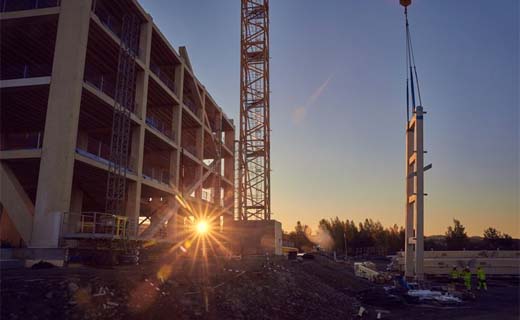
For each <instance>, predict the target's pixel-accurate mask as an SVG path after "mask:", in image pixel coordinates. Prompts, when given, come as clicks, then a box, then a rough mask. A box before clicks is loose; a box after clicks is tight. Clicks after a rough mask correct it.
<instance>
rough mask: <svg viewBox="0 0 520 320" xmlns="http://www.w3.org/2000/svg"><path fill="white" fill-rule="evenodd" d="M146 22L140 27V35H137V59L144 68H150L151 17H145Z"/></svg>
mask: <svg viewBox="0 0 520 320" xmlns="http://www.w3.org/2000/svg"><path fill="white" fill-rule="evenodd" d="M146 20H147V22H146V23H144V24H142V25H141V33H140V35H139V51H140V52H139V58H140V59H141V60H142V61H143V62H144V65H145V66H146V67H149V66H150V55H151V51H152V30H153V19H152V16H150V15H147V16H146Z"/></svg>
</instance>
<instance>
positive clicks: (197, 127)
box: [0, 0, 235, 248]
mask: <svg viewBox="0 0 520 320" xmlns="http://www.w3.org/2000/svg"><path fill="white" fill-rule="evenodd" d="M0 10H2V13H1V15H0V19H1V28H0V30H1V39H2V41H1V48H0V50H1V52H2V54H1V81H0V98H1V115H0V119H1V152H0V159H1V165H0V180H1V192H0V195H1V198H0V202H1V209H2V210H1V212H2V215H1V236H2V241H7V242H9V244H10V245H12V246H14V247H19V246H20V247H40V248H53V247H60V246H62V245H63V243H64V241H63V240H64V239H82V238H96V237H99V238H121V237H128V239H173V238H174V237H175V236H176V234H178V233H180V232H181V231H182V230H181V228H182V226H183V225H185V224H186V221H187V220H188V221H189V220H190V218H193V212H194V211H196V212H204V213H205V214H206V215H216V216H217V219H215V221H218V222H219V223H220V224H221V225H222V224H223V223H224V221H226V220H228V219H229V220H232V219H233V212H234V139H235V127H234V124H233V121H232V120H231V119H229V118H228V117H227V116H226V115H225V114H224V113H223V111H222V109H221V107H219V106H218V105H217V103H216V102H215V101H214V100H213V98H212V97H211V95H210V94H209V93H208V91H207V90H206V88H205V87H204V86H203V85H202V84H201V82H200V81H199V80H198V79H197V78H196V77H195V74H194V69H193V68H192V65H191V63H190V59H189V57H188V54H187V51H186V49H185V48H183V47H180V48H179V51H178V52H177V51H176V50H175V49H174V48H173V46H172V45H171V44H170V43H169V42H168V40H167V39H166V38H165V37H164V35H163V34H162V33H161V31H160V30H159V29H158V27H157V26H156V25H155V24H154V23H153V20H152V18H151V16H150V15H148V14H147V13H146V12H145V11H144V10H143V9H142V8H141V6H140V5H139V4H138V3H137V1H135V0H81V1H78V0H61V1H59V0H40V1H36V0H30V1H29V0H27V1H25V0H24V1H14V0H3V1H0ZM191 220H193V219H191Z"/></svg>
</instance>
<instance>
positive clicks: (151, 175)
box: [143, 167, 173, 185]
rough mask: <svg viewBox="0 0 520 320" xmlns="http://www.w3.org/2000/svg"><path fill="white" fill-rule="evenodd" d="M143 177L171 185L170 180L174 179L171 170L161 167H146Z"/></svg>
mask: <svg viewBox="0 0 520 320" xmlns="http://www.w3.org/2000/svg"><path fill="white" fill-rule="evenodd" d="M143 178H145V179H148V180H153V181H155V182H159V183H162V184H167V185H170V181H172V180H173V175H171V174H170V172H169V171H167V170H164V169H161V168H153V167H144V168H143Z"/></svg>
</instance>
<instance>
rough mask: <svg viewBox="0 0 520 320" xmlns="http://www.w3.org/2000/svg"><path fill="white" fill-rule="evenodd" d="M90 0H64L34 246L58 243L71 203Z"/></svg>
mask: <svg viewBox="0 0 520 320" xmlns="http://www.w3.org/2000/svg"><path fill="white" fill-rule="evenodd" d="M91 4H92V1H91V0H83V1H77V0H62V1H61V7H60V16H59V21H58V31H57V37H56V46H55V52H54V62H53V70H52V77H51V84H50V91H49V100H48V106H47V115H46V120H45V134H44V140H43V148H42V156H41V162H40V173H39V178H38V192H37V195H36V206H35V215H34V224H33V234H32V239H31V243H30V246H31V247H57V246H58V241H59V236H60V235H59V233H60V224H61V222H60V221H59V220H60V217H59V214H58V212H65V211H68V210H69V209H70V198H71V189H72V176H73V171H74V154H75V148H76V137H77V131H78V120H79V110H80V103H81V91H82V85H83V71H84V69H85V55H86V50H87V41H88V30H89V22H90V21H89V20H90V8H91Z"/></svg>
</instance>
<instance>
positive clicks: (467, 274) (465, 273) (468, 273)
mask: <svg viewBox="0 0 520 320" xmlns="http://www.w3.org/2000/svg"><path fill="white" fill-rule="evenodd" d="M464 280H466V281H469V280H471V271H464Z"/></svg>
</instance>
